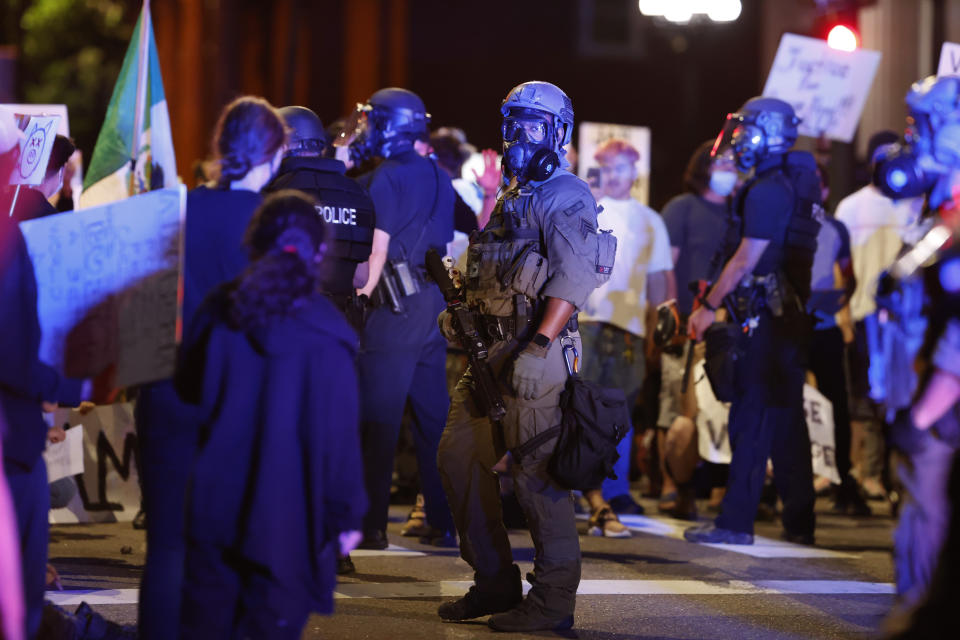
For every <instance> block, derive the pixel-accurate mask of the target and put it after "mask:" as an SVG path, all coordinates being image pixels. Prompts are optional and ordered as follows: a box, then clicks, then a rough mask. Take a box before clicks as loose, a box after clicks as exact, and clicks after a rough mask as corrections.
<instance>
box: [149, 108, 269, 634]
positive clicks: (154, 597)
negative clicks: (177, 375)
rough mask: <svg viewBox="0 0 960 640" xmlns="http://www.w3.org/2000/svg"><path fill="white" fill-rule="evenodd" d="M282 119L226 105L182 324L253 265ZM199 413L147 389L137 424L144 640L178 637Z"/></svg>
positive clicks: (193, 201)
mask: <svg viewBox="0 0 960 640" xmlns="http://www.w3.org/2000/svg"><path fill="white" fill-rule="evenodd" d="M285 139H286V130H285V128H284V124H283V120H282V119H281V117H280V115H279V114H278V113H277V111H276V109H274V108H273V107H272V106H271V105H270V103H268V102H267V101H266V100H263V99H261V98H253V97H242V98H238V99H237V100H234V101H233V102H232V103H230V104H229V105H227V107H226V108H225V109H224V110H223V113H222V114H221V116H220V120H219V122H218V124H217V128H216V132H215V134H214V138H213V151H214V154H215V156H216V159H217V162H216V164H217V167H218V169H219V177H218V179H217V182H216V185H215V186H213V187H206V186H202V187H198V188H196V189H194V190H193V191H191V192H190V193H189V194H188V195H187V223H186V230H185V233H186V244H185V247H186V255H185V258H184V273H183V282H184V291H183V312H182V319H183V326H185V327H186V326H189V324H190V322H191V320H192V318H193V316H194V314H195V313H196V310H197V308H198V307H199V306H200V302H201V301H202V300H203V299H204V298H205V297H206V296H207V294H209V293H210V292H211V291H212V290H213V289H215V288H216V287H217V286H219V285H220V284H222V283H224V282H227V281H230V280H232V279H233V278H235V277H237V276H238V275H239V274H240V273H241V272H242V271H243V269H244V268H246V266H247V264H248V258H247V255H246V253H245V251H244V249H243V234H244V232H245V230H246V228H247V225H248V223H249V222H250V219H251V218H252V217H253V212H254V211H255V210H256V208H257V206H259V205H260V203H261V201H262V196H261V194H260V189H261V188H262V187H263V186H264V185H265V184H266V183H267V182H269V181H270V179H271V177H272V176H273V174H274V173H275V172H276V169H277V167H278V166H279V164H280V157H281V153H282V149H283V146H284V143H285ZM200 417H201V416H200V413H199V411H198V410H197V408H196V407H192V406H188V405H186V404H184V403H183V402H181V401H180V399H179V398H178V397H177V394H176V392H175V391H174V388H173V383H172V381H171V380H165V381H161V382H157V383H153V384H150V385H146V386H145V387H143V388H141V390H140V396H139V398H138V401H137V408H136V423H137V434H138V437H139V441H140V452H141V455H140V462H141V463H142V466H141V467H140V469H139V471H140V478H141V482H142V491H143V506H144V509H145V511H146V515H147V560H146V567H145V570H144V574H143V582H142V585H141V591H140V616H139V628H140V635H141V637H142V638H147V639H152V638H158V639H162V640H169V639H170V638H175V637H176V635H177V629H178V627H179V618H180V590H181V586H182V582H183V563H184V554H185V545H184V540H183V529H184V516H183V511H184V499H185V495H186V488H187V480H188V477H189V473H190V469H191V468H192V462H193V459H192V452H193V451H194V450H195V449H196V443H197V433H198V429H199V425H200Z"/></svg>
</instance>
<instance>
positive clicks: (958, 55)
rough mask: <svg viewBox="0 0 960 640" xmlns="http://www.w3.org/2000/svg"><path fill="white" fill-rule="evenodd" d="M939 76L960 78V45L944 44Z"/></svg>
mask: <svg viewBox="0 0 960 640" xmlns="http://www.w3.org/2000/svg"><path fill="white" fill-rule="evenodd" d="M937 75H938V76H960V44H957V43H956V42H944V43H943V46H942V47H941V48H940V64H938V65H937Z"/></svg>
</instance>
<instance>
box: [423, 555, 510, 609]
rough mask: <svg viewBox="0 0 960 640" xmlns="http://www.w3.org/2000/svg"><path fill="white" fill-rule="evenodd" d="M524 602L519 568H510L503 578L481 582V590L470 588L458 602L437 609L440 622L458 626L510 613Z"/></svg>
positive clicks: (474, 587) (475, 587)
mask: <svg viewBox="0 0 960 640" xmlns="http://www.w3.org/2000/svg"><path fill="white" fill-rule="evenodd" d="M522 601H523V585H522V584H521V583H520V568H519V567H518V566H517V565H513V566H511V567H510V569H508V570H506V571H504V572H503V574H502V575H501V576H500V577H498V578H494V579H492V580H489V581H484V590H483V592H481V591H480V589H479V587H478V586H477V585H475V584H474V585H472V586H471V587H470V590H469V591H467V593H466V595H464V596H463V597H462V598H460V599H459V600H453V601H451V602H444V603H443V604H441V605H440V606H439V607H438V608H437V613H438V614H439V615H440V617H441V618H442V619H443V620H447V621H450V622H461V621H463V620H472V619H473V618H480V617H482V616H488V615H490V614H492V613H502V612H504V611H510V610H511V609H513V608H514V607H516V606H517V605H519V604H520V603H521V602H522Z"/></svg>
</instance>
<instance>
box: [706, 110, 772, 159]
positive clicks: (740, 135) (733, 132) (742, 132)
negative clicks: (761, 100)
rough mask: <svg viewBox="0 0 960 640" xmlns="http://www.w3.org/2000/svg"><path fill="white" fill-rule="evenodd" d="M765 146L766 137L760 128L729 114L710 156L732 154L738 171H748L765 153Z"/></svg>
mask: <svg viewBox="0 0 960 640" xmlns="http://www.w3.org/2000/svg"><path fill="white" fill-rule="evenodd" d="M766 146H767V144H766V135H765V134H764V131H763V129H762V128H760V127H759V126H757V125H756V124H753V123H752V122H750V121H749V120H748V119H747V117H746V116H744V115H743V114H740V113H730V114H727V120H726V122H725V123H724V125H723V129H722V130H721V131H720V135H718V136H717V141H716V142H715V143H714V144H713V151H711V153H710V155H712V156H713V157H720V156H723V155H724V154H733V157H734V158H735V159H736V163H737V165H738V166H739V167H740V169H741V170H743V171H749V170H750V169H752V168H753V167H755V166H756V165H757V162H759V161H760V159H761V158H762V157H763V155H764V154H765V153H766Z"/></svg>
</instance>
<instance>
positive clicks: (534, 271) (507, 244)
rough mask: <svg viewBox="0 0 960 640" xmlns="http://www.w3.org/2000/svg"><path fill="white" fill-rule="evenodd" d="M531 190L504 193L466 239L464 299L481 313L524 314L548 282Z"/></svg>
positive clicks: (545, 260) (502, 315)
mask: <svg viewBox="0 0 960 640" xmlns="http://www.w3.org/2000/svg"><path fill="white" fill-rule="evenodd" d="M532 195H533V191H532V190H529V189H526V188H523V187H521V188H517V189H515V190H514V191H512V192H510V193H508V194H507V195H505V196H504V197H503V198H502V199H501V200H500V202H498V203H497V208H496V209H495V210H494V212H493V215H492V217H491V223H492V224H488V225H487V228H486V229H485V230H484V231H482V232H474V234H475V235H474V236H473V237H472V238H471V241H470V247H469V248H468V249H467V274H466V275H467V304H468V305H469V306H470V307H472V308H476V309H477V310H478V311H479V312H480V313H483V314H485V315H493V316H501V317H506V316H516V315H518V314H519V315H520V316H523V315H524V314H525V313H526V315H527V316H529V311H530V310H531V309H532V307H533V305H534V304H535V302H536V300H537V298H538V297H539V295H540V291H541V290H542V289H543V286H544V284H546V282H547V274H548V266H549V265H548V261H547V257H546V256H545V255H543V241H542V237H541V231H540V229H539V227H537V226H536V225H535V224H534V221H533V220H532V215H531V214H530V203H531V196H532ZM518 307H526V310H524V309H518ZM518 326H519V325H518Z"/></svg>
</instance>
